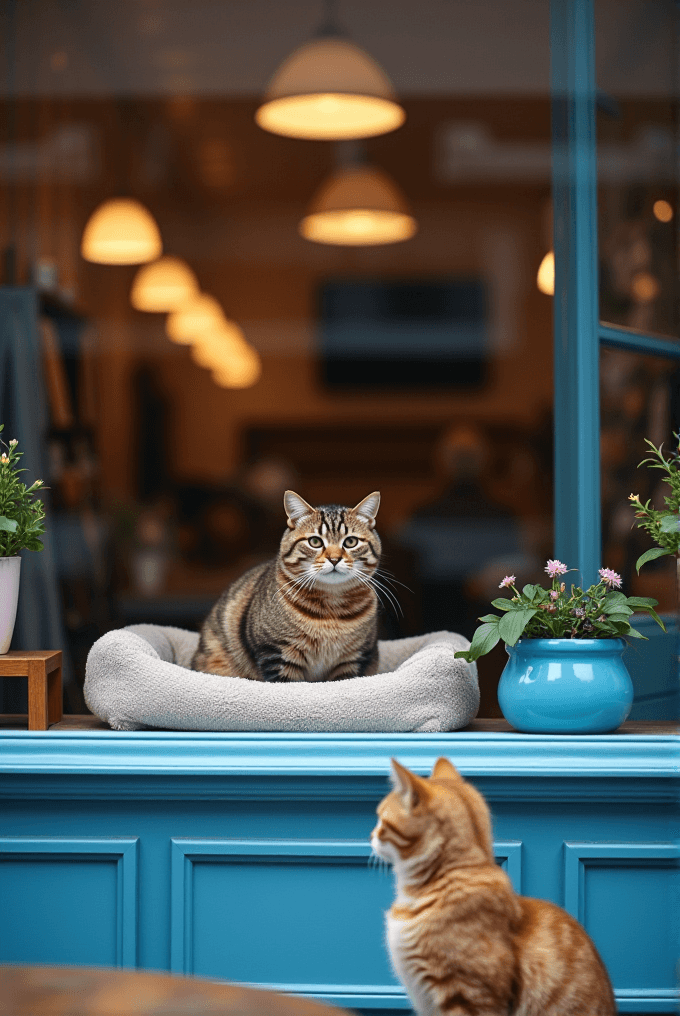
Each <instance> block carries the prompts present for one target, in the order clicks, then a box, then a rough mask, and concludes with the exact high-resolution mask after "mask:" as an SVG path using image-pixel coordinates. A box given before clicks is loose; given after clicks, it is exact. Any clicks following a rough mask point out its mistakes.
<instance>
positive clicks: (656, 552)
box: [635, 547, 673, 575]
mask: <svg viewBox="0 0 680 1016" xmlns="http://www.w3.org/2000/svg"><path fill="white" fill-rule="evenodd" d="M672 553H673V551H672V550H665V549H664V548H663V547H651V548H650V549H649V550H646V551H645V552H644V554H641V555H640V557H639V558H638V559H637V561H636V562H635V568H636V570H637V573H638V575H639V574H640V568H642V566H643V564H647V562H648V561H656V559H657V557H665V556H666V555H668V554H672Z"/></svg>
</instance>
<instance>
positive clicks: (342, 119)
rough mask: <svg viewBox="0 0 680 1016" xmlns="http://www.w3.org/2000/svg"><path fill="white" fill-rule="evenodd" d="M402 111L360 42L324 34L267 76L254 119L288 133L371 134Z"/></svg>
mask: <svg viewBox="0 0 680 1016" xmlns="http://www.w3.org/2000/svg"><path fill="white" fill-rule="evenodd" d="M405 119H406V114H405V112H404V110H403V109H402V108H401V106H400V105H399V103H398V102H397V101H396V96H395V94H394V91H393V89H392V85H391V83H390V80H389V78H388V77H387V75H386V74H385V72H384V71H383V70H382V68H381V67H380V66H379V65H378V64H377V63H376V62H375V60H374V59H373V58H372V57H371V56H369V54H368V53H366V52H365V51H364V50H363V49H360V48H359V46H355V45H354V43H352V42H349V41H348V40H347V39H343V38H338V37H337V35H328V34H324V35H323V36H322V37H320V38H317V39H314V40H312V41H311V42H307V43H305V44H304V45H303V46H300V48H299V49H296V50H295V51H294V52H293V53H292V54H291V55H290V56H289V57H288V58H287V59H286V60H285V61H284V62H283V63H282V64H281V66H280V67H279V69H278V70H277V71H276V73H275V74H274V77H273V78H272V79H271V81H270V83H269V86H268V88H267V91H266V93H265V96H264V102H263V104H262V105H261V106H260V108H259V109H258V110H257V112H256V114H255V120H256V122H257V123H258V124H259V126H260V127H262V128H263V129H264V130H266V131H271V133H272V134H282V135H284V136H285V137H289V138H310V139H313V140H320V141H330V140H333V139H343V138H370V137H374V136H375V135H377V134H386V133H387V132H388V131H393V130H396V128H397V127H401V125H402V123H403V122H404V120H405Z"/></svg>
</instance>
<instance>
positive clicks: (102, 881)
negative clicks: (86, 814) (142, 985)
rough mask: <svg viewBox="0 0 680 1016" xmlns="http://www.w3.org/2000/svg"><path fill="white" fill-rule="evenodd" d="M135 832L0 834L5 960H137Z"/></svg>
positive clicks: (127, 963)
mask: <svg viewBox="0 0 680 1016" xmlns="http://www.w3.org/2000/svg"><path fill="white" fill-rule="evenodd" d="M137 844H138V841H137V839H136V838H135V839H127V840H125V839H120V838H115V839H114V838H111V839H94V838H77V839H76V838H74V839H69V838H60V837H56V836H55V837H30V838H29V837H25V838H22V837H18V836H17V837H5V838H2V839H0V900H1V901H2V907H1V910H0V913H1V918H2V919H1V922H0V962H2V963H21V962H25V957H26V956H31V962H33V963H46V964H50V963H57V964H62V963H63V964H91V965H95V966H116V967H134V966H136V964H137V891H138V886H137Z"/></svg>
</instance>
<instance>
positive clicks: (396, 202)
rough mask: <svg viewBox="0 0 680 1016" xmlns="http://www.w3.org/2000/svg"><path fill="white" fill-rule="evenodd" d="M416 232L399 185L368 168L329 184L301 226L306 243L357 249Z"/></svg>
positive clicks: (337, 177) (348, 171)
mask: <svg viewBox="0 0 680 1016" xmlns="http://www.w3.org/2000/svg"><path fill="white" fill-rule="evenodd" d="M417 229H418V224H417V222H416V220H415V219H414V218H413V217H412V216H411V215H409V213H408V208H407V205H406V201H405V200H404V198H403V196H402V194H401V193H400V191H399V189H398V188H397V186H396V184H395V183H394V182H393V181H392V180H390V178H389V177H388V176H387V175H386V174H385V173H383V172H382V171H381V170H379V169H373V168H369V167H366V166H353V167H350V168H349V169H342V170H339V171H338V172H337V173H335V174H334V175H333V176H332V177H331V178H330V180H328V181H326V183H325V184H323V185H322V187H321V188H320V190H319V191H318V192H317V194H316V195H315V197H314V200H313V201H312V205H311V207H310V210H309V214H308V215H306V216H305V218H304V219H303V220H302V222H301V223H300V226H299V230H300V233H301V234H302V236H304V237H305V239H306V240H314V241H315V242H316V243H333V244H342V245H350V246H357V247H363V246H369V245H372V244H379V243H397V242H399V241H400V240H408V239H409V237H411V236H413V234H414V233H415V232H416V230H417Z"/></svg>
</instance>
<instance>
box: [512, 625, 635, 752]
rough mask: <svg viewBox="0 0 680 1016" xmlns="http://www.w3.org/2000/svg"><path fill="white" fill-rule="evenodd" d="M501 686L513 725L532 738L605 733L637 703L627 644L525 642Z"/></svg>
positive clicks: (514, 649)
mask: <svg viewBox="0 0 680 1016" xmlns="http://www.w3.org/2000/svg"><path fill="white" fill-rule="evenodd" d="M505 648H506V650H507V653H508V656H509V657H510V659H509V660H508V662H507V663H506V665H505V670H504V671H503V673H502V675H501V680H500V684H499V686H498V702H499V704H500V707H501V709H502V711H503V716H505V718H506V720H507V721H508V723H511V724H512V726H513V727H514V728H515V729H516V730H521V731H524V732H525V733H529V734H606V733H607V732H610V731H612V730H616V728H617V727H618V726H620V724H621V723H623V721H624V720H625V719H626V717H627V716H628V714H629V712H630V710H631V706H632V704H633V682H632V681H631V679H630V674H629V673H628V671H627V670H626V667H625V664H624V663H623V660H622V659H621V654H622V653H623V651H624V649H625V648H626V643H625V642H624V640H623V639H520V641H519V642H518V643H517V645H515V646H506V647H505Z"/></svg>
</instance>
